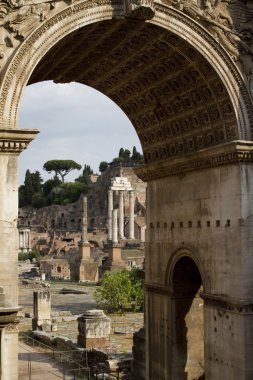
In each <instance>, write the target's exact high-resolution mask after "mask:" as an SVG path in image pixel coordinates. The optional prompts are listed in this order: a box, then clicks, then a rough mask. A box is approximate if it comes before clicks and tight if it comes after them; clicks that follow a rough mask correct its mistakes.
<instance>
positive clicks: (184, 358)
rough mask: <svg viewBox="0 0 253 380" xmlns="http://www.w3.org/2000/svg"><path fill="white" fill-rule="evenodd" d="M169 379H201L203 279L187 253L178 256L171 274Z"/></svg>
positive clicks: (202, 359) (202, 372) (202, 367)
mask: <svg viewBox="0 0 253 380" xmlns="http://www.w3.org/2000/svg"><path fill="white" fill-rule="evenodd" d="M172 276H173V278H172V287H173V296H172V310H173V319H172V324H173V325H172V335H173V338H172V360H171V361H172V363H171V365H172V378H173V379H175V380H177V379H187V380H200V379H201V380H202V379H204V326H203V299H202V298H201V296H200V291H201V290H203V286H202V279H201V276H200V273H199V270H198V267H197V266H196V264H195V263H194V261H193V260H192V259H191V258H190V257H189V256H184V257H181V258H180V259H179V260H178V261H177V263H176V265H175V267H174V270H173V274H172Z"/></svg>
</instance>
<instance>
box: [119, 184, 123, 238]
mask: <svg viewBox="0 0 253 380" xmlns="http://www.w3.org/2000/svg"><path fill="white" fill-rule="evenodd" d="M119 237H120V239H124V201H123V191H120V192H119Z"/></svg>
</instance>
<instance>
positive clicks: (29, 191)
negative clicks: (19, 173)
mask: <svg viewBox="0 0 253 380" xmlns="http://www.w3.org/2000/svg"><path fill="white" fill-rule="evenodd" d="M33 193H34V191H33V181H32V176H31V173H30V170H29V169H28V170H27V171H26V173H25V186H24V202H25V205H30V204H31V202H32V196H33Z"/></svg>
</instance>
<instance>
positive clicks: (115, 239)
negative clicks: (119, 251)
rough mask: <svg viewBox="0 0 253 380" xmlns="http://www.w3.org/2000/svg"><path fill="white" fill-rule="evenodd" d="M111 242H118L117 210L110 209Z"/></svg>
mask: <svg viewBox="0 0 253 380" xmlns="http://www.w3.org/2000/svg"><path fill="white" fill-rule="evenodd" d="M112 242H113V244H117V243H118V210H112Z"/></svg>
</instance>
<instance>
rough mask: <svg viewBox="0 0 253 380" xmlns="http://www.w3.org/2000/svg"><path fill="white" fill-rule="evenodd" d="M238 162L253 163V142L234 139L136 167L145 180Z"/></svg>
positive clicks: (138, 174)
mask: <svg viewBox="0 0 253 380" xmlns="http://www.w3.org/2000/svg"><path fill="white" fill-rule="evenodd" d="M238 163H253V142H252V141H233V142H229V143H226V144H221V145H216V146H214V147H212V148H207V149H203V150H200V151H198V152H194V153H187V154H184V155H181V156H178V157H175V158H169V159H166V160H162V161H159V162H156V163H153V164H152V163H150V164H147V165H145V166H141V167H139V168H135V169H134V172H135V174H136V175H137V176H138V177H139V178H141V179H142V180H143V181H145V182H147V181H150V180H152V179H157V178H163V177H168V176H173V175H179V174H184V173H187V172H190V171H198V170H202V169H208V168H215V167H219V166H224V165H233V164H238Z"/></svg>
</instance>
